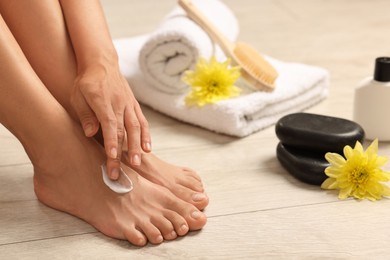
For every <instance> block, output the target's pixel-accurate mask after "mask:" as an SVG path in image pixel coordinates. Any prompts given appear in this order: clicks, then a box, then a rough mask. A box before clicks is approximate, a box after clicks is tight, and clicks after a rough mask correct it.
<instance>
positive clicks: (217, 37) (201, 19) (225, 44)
mask: <svg viewBox="0 0 390 260" xmlns="http://www.w3.org/2000/svg"><path fill="white" fill-rule="evenodd" d="M179 5H180V6H181V7H182V8H183V9H184V11H186V12H187V15H188V17H189V18H191V19H192V20H193V21H194V22H196V23H197V24H198V25H199V26H200V27H201V28H203V29H204V30H205V31H206V32H207V34H209V35H210V37H211V39H212V40H213V41H215V42H217V44H218V45H219V46H220V47H221V49H222V50H223V52H224V53H225V55H226V56H229V57H232V56H233V55H234V54H233V50H234V46H235V45H234V43H232V42H231V41H229V40H228V39H227V38H226V37H225V35H223V34H222V33H221V32H220V31H219V30H218V29H217V28H216V27H215V26H214V25H213V24H212V23H211V22H210V21H209V20H208V19H207V18H206V17H205V16H204V15H203V14H202V12H201V11H200V10H199V9H198V8H197V7H196V6H194V5H193V4H192V3H191V1H189V0H179Z"/></svg>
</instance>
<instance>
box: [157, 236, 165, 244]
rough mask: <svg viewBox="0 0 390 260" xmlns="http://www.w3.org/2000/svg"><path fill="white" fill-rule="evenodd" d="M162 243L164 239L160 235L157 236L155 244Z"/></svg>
mask: <svg viewBox="0 0 390 260" xmlns="http://www.w3.org/2000/svg"><path fill="white" fill-rule="evenodd" d="M162 241H164V238H163V237H162V235H159V236H158V237H157V238H156V242H157V243H161V242H162Z"/></svg>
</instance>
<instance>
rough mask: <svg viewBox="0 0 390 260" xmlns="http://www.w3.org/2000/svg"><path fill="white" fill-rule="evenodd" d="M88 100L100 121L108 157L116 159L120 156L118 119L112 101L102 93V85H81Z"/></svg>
mask: <svg viewBox="0 0 390 260" xmlns="http://www.w3.org/2000/svg"><path fill="white" fill-rule="evenodd" d="M80 89H81V91H84V92H87V93H83V94H84V97H85V100H86V102H87V103H88V105H89V106H90V107H91V109H92V110H93V111H94V112H95V114H96V117H97V119H98V120H99V122H100V125H101V128H102V132H103V139H104V149H105V150H106V154H107V157H108V158H111V159H116V158H117V156H118V136H117V124H118V123H117V119H116V116H115V114H114V111H113V108H112V106H111V102H110V100H109V99H108V98H106V95H104V94H102V92H103V90H102V89H103V88H102V87H99V86H98V87H94V88H92V87H87V86H84V87H83V88H82V87H80Z"/></svg>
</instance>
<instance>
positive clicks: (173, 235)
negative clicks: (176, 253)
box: [169, 231, 177, 239]
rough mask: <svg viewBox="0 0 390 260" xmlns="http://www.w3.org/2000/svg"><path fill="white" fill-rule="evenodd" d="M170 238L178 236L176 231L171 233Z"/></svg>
mask: <svg viewBox="0 0 390 260" xmlns="http://www.w3.org/2000/svg"><path fill="white" fill-rule="evenodd" d="M169 237H170V238H172V239H173V238H176V237H177V234H176V232H175V231H172V232H171V234H170V235H169Z"/></svg>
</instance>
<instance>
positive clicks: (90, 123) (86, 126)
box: [70, 93, 99, 137]
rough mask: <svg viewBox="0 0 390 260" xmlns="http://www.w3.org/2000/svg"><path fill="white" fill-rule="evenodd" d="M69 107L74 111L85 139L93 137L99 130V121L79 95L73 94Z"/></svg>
mask: <svg viewBox="0 0 390 260" xmlns="http://www.w3.org/2000/svg"><path fill="white" fill-rule="evenodd" d="M70 101H71V105H72V107H73V109H74V110H75V111H76V114H77V116H78V118H79V120H80V123H81V126H82V128H83V130H84V134H85V135H86V136H87V137H91V136H93V135H95V134H96V133H97V132H98V130H99V121H98V119H97V118H96V116H95V113H94V112H93V111H92V109H91V108H90V106H89V105H88V103H87V102H86V100H85V99H84V97H83V96H82V94H81V93H75V94H74V95H72V97H71V100H70Z"/></svg>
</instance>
